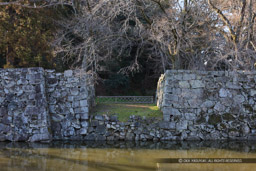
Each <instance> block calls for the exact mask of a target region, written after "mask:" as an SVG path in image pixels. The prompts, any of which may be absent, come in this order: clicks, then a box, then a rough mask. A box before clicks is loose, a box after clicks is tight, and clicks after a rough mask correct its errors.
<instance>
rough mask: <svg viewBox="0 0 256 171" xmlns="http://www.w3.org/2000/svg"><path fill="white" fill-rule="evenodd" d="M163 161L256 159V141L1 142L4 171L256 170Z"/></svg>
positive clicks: (0, 159) (242, 166) (0, 161)
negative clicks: (164, 160)
mask: <svg viewBox="0 0 256 171" xmlns="http://www.w3.org/2000/svg"><path fill="white" fill-rule="evenodd" d="M159 158H256V143H255V142H243V141H238V142H217V141H214V142H213V141H210V142H162V143H159V142H158V143H153V142H137V143H133V142H108V143H105V142H53V143H50V144H40V143H0V170H1V171H6V170H8V171H9V170H10V171H21V170H28V171H48V170H49V171H53V170H54V171H55V170H56V171H71V170H72V171H73V170H74V171H80V170H81V171H86V170H90V171H91V170H92V171H108V170H114V171H118V170H132V171H133V170H134V171H136V170H164V171H167V170H168V171H169V170H175V171H180V170H189V171H192V170H199V171H200V170H202V171H203V170H214V171H215V170H216V171H219V170H234V171H236V170H248V171H253V170H256V163H255V164H254V163H252V164H245V163H242V164H241V163H239V164H227V163H225V164H205V163H203V164H180V163H172V164H170V163H169V164H167V163H158V162H157V159H159Z"/></svg>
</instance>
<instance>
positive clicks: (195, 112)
mask: <svg viewBox="0 0 256 171" xmlns="http://www.w3.org/2000/svg"><path fill="white" fill-rule="evenodd" d="M160 82H161V83H162V84H163V85H164V86H162V88H161V89H162V93H158V96H162V99H163V100H162V102H159V107H161V109H162V111H163V117H164V121H166V122H167V123H168V124H169V125H170V128H171V127H172V128H173V130H175V131H176V133H178V132H179V133H180V135H181V136H182V137H183V138H185V139H186V138H187V139H198V138H200V139H256V124H255V123H256V103H255V102H256V88H255V86H256V72H246V71H236V72H234V71H233V72H231V71H230V72H229V71H187V70H186V71H185V70H169V71H167V72H166V73H165V75H164V79H162V81H161V80H160ZM159 84H160V83H159Z"/></svg>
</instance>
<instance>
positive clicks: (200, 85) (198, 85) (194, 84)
mask: <svg viewBox="0 0 256 171" xmlns="http://www.w3.org/2000/svg"><path fill="white" fill-rule="evenodd" d="M190 84H191V88H203V87H205V84H204V83H203V81H201V80H191V81H190Z"/></svg>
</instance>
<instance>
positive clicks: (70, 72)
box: [64, 70, 73, 77]
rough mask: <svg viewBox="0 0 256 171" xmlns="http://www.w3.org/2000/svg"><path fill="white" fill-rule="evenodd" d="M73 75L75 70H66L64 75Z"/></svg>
mask: <svg viewBox="0 0 256 171" xmlns="http://www.w3.org/2000/svg"><path fill="white" fill-rule="evenodd" d="M72 75H73V71H72V70H66V71H64V76H65V77H72Z"/></svg>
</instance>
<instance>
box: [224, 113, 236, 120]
mask: <svg viewBox="0 0 256 171" xmlns="http://www.w3.org/2000/svg"><path fill="white" fill-rule="evenodd" d="M222 118H223V119H224V120H228V121H233V120H235V117H234V116H233V115H232V114H231V113H224V114H223V115H222Z"/></svg>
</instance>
